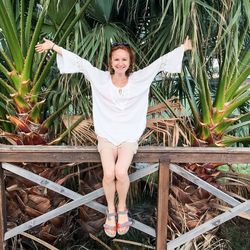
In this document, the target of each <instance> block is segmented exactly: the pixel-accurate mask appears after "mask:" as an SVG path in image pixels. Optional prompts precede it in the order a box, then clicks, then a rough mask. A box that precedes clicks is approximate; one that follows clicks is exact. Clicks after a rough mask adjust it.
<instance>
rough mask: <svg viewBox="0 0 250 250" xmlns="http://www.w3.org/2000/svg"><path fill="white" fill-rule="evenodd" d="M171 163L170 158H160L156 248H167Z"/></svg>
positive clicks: (158, 249)
mask: <svg viewBox="0 0 250 250" xmlns="http://www.w3.org/2000/svg"><path fill="white" fill-rule="evenodd" d="M169 164H170V161H169V160H168V159H164V160H160V166H159V181H158V206H157V233H156V249H157V250H162V249H166V245H167V222H168V198H169V197H168V194H169Z"/></svg>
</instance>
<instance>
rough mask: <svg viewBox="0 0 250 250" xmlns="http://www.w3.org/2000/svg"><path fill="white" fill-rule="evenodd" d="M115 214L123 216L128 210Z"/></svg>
mask: <svg viewBox="0 0 250 250" xmlns="http://www.w3.org/2000/svg"><path fill="white" fill-rule="evenodd" d="M117 214H118V215H119V214H120V215H125V214H128V210H127V209H126V210H124V211H118V212H117Z"/></svg>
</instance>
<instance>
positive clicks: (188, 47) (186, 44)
mask: <svg viewBox="0 0 250 250" xmlns="http://www.w3.org/2000/svg"><path fill="white" fill-rule="evenodd" d="M183 46H184V51H187V50H192V48H193V47H192V41H191V39H189V37H188V36H187V37H186V39H185V42H184V43H183Z"/></svg>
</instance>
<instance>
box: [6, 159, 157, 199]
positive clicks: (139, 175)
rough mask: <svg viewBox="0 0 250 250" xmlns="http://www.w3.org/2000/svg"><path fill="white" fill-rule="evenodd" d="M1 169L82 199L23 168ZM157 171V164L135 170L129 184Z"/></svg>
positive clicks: (99, 191) (101, 191) (96, 191)
mask: <svg viewBox="0 0 250 250" xmlns="http://www.w3.org/2000/svg"><path fill="white" fill-rule="evenodd" d="M2 166H3V168H4V169H5V170H8V171H10V172H12V173H14V174H16V175H18V176H22V177H24V178H26V179H28V180H32V181H33V182H34V183H37V184H39V185H41V186H43V187H46V188H49V189H50V190H52V191H55V192H57V193H59V194H61V195H63V196H65V197H68V198H70V199H73V200H74V199H79V198H82V197H83V196H82V195H80V194H78V193H76V192H74V191H72V190H70V189H68V188H65V187H63V186H61V185H59V184H57V183H54V182H53V181H50V180H48V179H46V178H44V177H42V176H39V175H37V174H34V173H32V172H30V171H28V170H26V169H24V168H21V167H18V166H15V165H13V164H9V163H3V164H2ZM157 170H158V164H155V165H151V166H149V167H146V168H143V169H140V170H137V171H136V172H134V173H132V174H130V175H129V180H130V182H133V181H137V180H139V179H141V178H143V177H145V176H147V175H149V174H152V173H154V172H156V171H157ZM94 192H95V196H93V199H97V198H99V197H101V196H103V195H104V191H103V188H100V189H98V190H95V191H94Z"/></svg>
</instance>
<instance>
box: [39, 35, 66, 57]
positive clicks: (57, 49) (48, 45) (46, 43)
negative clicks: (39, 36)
mask: <svg viewBox="0 0 250 250" xmlns="http://www.w3.org/2000/svg"><path fill="white" fill-rule="evenodd" d="M43 40H44V42H43V43H38V44H37V45H36V46H35V50H36V51H37V52H38V53H43V52H45V51H47V50H49V49H51V50H54V51H55V52H56V53H58V54H59V55H62V50H61V47H59V46H58V45H56V44H55V43H54V42H52V41H50V40H49V39H46V38H43Z"/></svg>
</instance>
